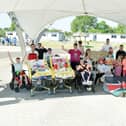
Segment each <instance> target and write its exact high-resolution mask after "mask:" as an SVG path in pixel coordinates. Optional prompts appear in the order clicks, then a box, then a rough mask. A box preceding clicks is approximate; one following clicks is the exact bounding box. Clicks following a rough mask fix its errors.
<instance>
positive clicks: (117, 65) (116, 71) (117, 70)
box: [113, 56, 122, 76]
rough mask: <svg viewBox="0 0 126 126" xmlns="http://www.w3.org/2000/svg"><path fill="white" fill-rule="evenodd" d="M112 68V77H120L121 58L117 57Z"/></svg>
mask: <svg viewBox="0 0 126 126" xmlns="http://www.w3.org/2000/svg"><path fill="white" fill-rule="evenodd" d="M113 66H114V75H115V76H121V73H122V61H121V56H118V58H117V60H116V61H115V63H114V64H113Z"/></svg>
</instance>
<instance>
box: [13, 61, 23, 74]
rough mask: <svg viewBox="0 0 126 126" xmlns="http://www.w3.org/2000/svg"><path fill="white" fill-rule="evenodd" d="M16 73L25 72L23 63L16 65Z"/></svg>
mask: <svg viewBox="0 0 126 126" xmlns="http://www.w3.org/2000/svg"><path fill="white" fill-rule="evenodd" d="M14 69H15V72H21V71H22V70H23V65H22V64H21V63H15V64H14Z"/></svg>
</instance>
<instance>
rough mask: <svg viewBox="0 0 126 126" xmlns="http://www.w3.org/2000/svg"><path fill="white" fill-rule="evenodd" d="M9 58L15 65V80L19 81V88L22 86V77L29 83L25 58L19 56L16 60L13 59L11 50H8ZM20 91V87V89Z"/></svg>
mask: <svg viewBox="0 0 126 126" xmlns="http://www.w3.org/2000/svg"><path fill="white" fill-rule="evenodd" d="M8 56H9V59H10V61H11V64H12V65H14V71H15V80H16V81H17V83H18V85H17V86H18V88H20V87H21V86H22V84H23V83H22V81H23V80H22V78H23V77H24V79H25V84H28V77H27V76H26V74H25V72H24V71H23V61H24V58H23V60H22V61H21V60H20V58H19V57H17V58H16V62H14V61H13V60H12V57H11V54H10V52H8ZM18 91H19V89H18Z"/></svg>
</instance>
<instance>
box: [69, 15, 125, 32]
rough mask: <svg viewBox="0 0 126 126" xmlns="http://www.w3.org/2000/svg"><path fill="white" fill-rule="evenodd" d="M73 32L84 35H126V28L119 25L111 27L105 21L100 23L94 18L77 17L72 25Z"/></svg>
mask: <svg viewBox="0 0 126 126" xmlns="http://www.w3.org/2000/svg"><path fill="white" fill-rule="evenodd" d="M71 31H72V32H73V33H75V32H84V33H118V34H125V33H126V26H125V25H123V24H118V26H117V27H111V26H109V25H108V24H107V23H106V22H105V21H100V22H99V21H98V20H97V18H96V17H93V16H87V15H86V16H76V18H75V19H74V20H73V21H72V23H71Z"/></svg>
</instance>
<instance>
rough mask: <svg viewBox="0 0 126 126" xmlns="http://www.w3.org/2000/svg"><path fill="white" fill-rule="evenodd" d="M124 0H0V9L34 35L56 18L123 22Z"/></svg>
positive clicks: (125, 13) (124, 19)
mask: <svg viewBox="0 0 126 126" xmlns="http://www.w3.org/2000/svg"><path fill="white" fill-rule="evenodd" d="M125 5H126V0H4V1H2V0H1V1H0V12H9V11H14V13H15V15H16V17H17V19H18V21H19V23H20V25H21V27H22V28H23V29H24V30H25V31H26V32H27V33H28V34H29V35H30V36H31V37H32V38H35V37H37V35H38V34H39V32H40V31H41V30H42V29H43V27H44V26H45V25H46V24H49V23H52V22H53V21H55V20H56V19H59V18H63V17H67V16H75V15H84V14H85V13H88V14H89V15H93V16H96V17H102V18H106V19H110V20H113V21H116V22H119V23H122V24H126V7H125Z"/></svg>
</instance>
